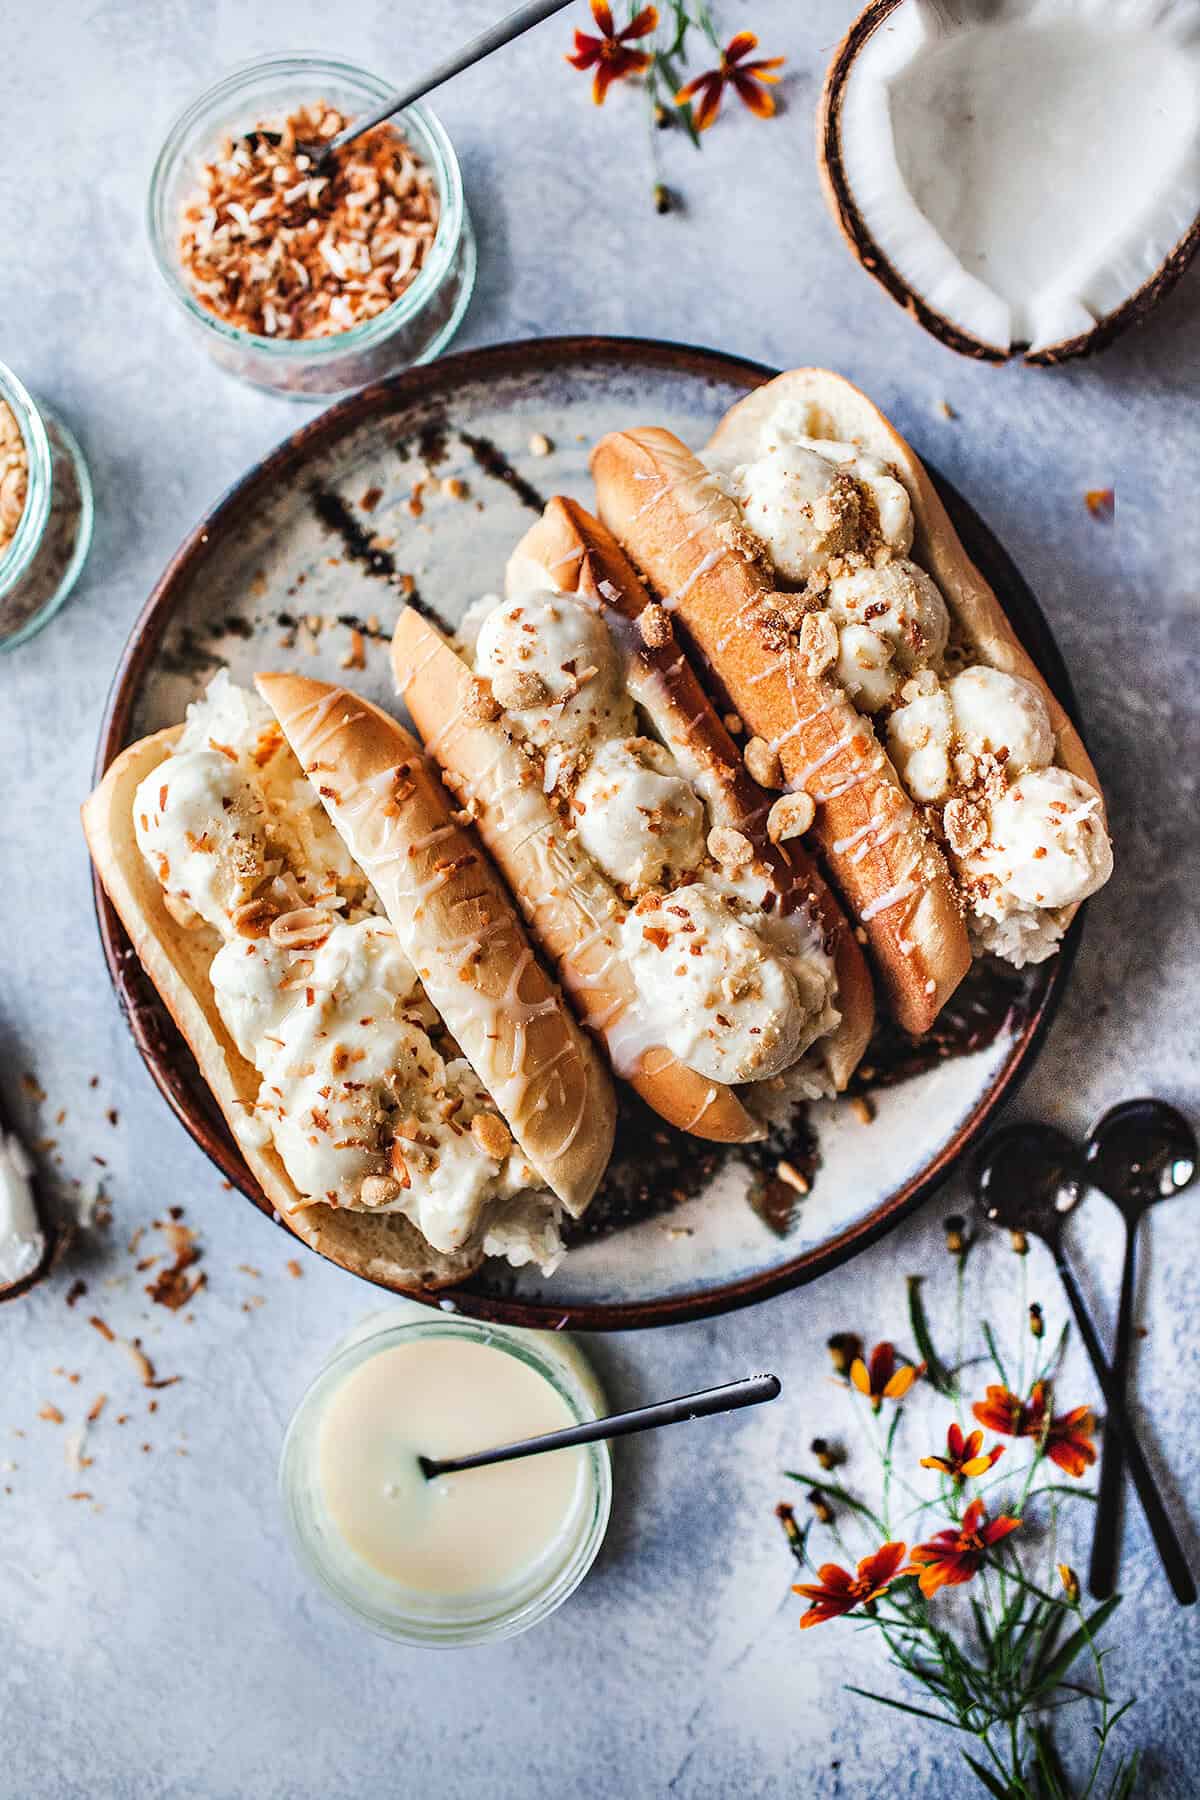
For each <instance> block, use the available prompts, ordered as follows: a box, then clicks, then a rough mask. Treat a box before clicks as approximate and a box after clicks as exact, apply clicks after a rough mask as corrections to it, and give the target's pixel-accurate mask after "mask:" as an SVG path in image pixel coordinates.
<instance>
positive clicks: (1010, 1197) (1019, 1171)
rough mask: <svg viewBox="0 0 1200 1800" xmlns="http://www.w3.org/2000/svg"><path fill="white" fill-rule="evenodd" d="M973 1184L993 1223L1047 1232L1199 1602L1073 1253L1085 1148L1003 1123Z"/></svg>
mask: <svg viewBox="0 0 1200 1800" xmlns="http://www.w3.org/2000/svg"><path fill="white" fill-rule="evenodd" d="M971 1185H972V1188H973V1191H974V1194H975V1200H976V1204H977V1205H978V1206H979V1208H980V1210H981V1211H982V1212H983V1214H984V1216H985V1217H986V1218H987V1219H988V1220H989V1221H990V1222H991V1223H992V1224H993V1225H999V1226H1001V1227H1002V1228H1003V1229H1004V1230H1006V1231H1020V1232H1024V1233H1026V1234H1027V1235H1028V1236H1031V1237H1039V1238H1041V1240H1042V1242H1043V1243H1044V1244H1045V1245H1046V1246H1047V1248H1048V1249H1049V1251H1050V1253H1051V1255H1052V1256H1053V1258H1054V1266H1055V1268H1056V1269H1057V1270H1058V1273H1059V1277H1060V1279H1061V1281H1062V1284H1063V1287H1064V1288H1065V1290H1066V1295H1067V1299H1068V1301H1069V1302H1070V1306H1071V1311H1072V1312H1073V1313H1074V1315H1075V1323H1076V1324H1077V1325H1078V1327H1079V1333H1080V1336H1081V1337H1082V1339H1083V1343H1084V1348H1085V1349H1086V1351H1087V1353H1088V1357H1089V1358H1090V1360H1091V1364H1092V1368H1093V1370H1094V1372H1095V1375H1096V1380H1097V1381H1098V1382H1099V1384H1100V1392H1101V1393H1102V1394H1103V1396H1104V1403H1105V1407H1106V1409H1107V1413H1108V1420H1109V1423H1110V1425H1112V1426H1115V1427H1116V1429H1117V1430H1118V1431H1119V1432H1120V1434H1121V1437H1122V1440H1123V1442H1124V1445H1125V1455H1126V1458H1127V1460H1128V1463H1129V1473H1130V1475H1131V1476H1132V1478H1133V1485H1134V1487H1135V1488H1136V1489H1137V1494H1138V1499H1139V1500H1140V1501H1141V1503H1142V1510H1143V1512H1144V1513H1145V1515H1146V1523H1147V1524H1148V1525H1149V1527H1150V1534H1151V1536H1152V1537H1153V1539H1154V1542H1155V1545H1156V1546H1157V1548H1158V1554H1159V1556H1160V1558H1161V1560H1162V1565H1163V1568H1164V1570H1165V1571H1166V1575H1167V1579H1168V1581H1169V1582H1170V1584H1171V1589H1172V1592H1173V1593H1174V1595H1175V1598H1176V1599H1177V1600H1178V1601H1179V1603H1180V1605H1182V1606H1190V1605H1192V1604H1193V1602H1194V1601H1195V1599H1196V1584H1195V1582H1194V1581H1193V1579H1192V1576H1191V1572H1190V1571H1189V1569H1188V1566H1187V1559H1186V1557H1185V1556H1184V1553H1183V1547H1182V1545H1181V1544H1180V1542H1179V1538H1178V1537H1177V1535H1176V1533H1175V1528H1174V1526H1173V1525H1172V1524H1171V1521H1170V1519H1169V1518H1168V1516H1167V1511H1166V1508H1165V1506H1164V1505H1163V1502H1162V1496H1161V1495H1160V1494H1159V1491H1158V1486H1157V1483H1156V1482H1155V1479H1154V1475H1153V1473H1152V1472H1151V1469H1150V1465H1149V1463H1148V1462H1147V1461H1146V1456H1145V1452H1144V1451H1143V1449H1142V1446H1141V1443H1140V1441H1139V1439H1138V1436H1137V1433H1136V1432H1135V1430H1134V1428H1133V1425H1132V1423H1131V1421H1130V1419H1129V1415H1128V1413H1127V1412H1126V1409H1125V1398H1124V1383H1123V1380H1119V1379H1118V1378H1117V1375H1116V1374H1115V1373H1114V1371H1113V1370H1112V1369H1111V1368H1110V1367H1109V1365H1108V1363H1107V1362H1106V1361H1105V1357H1104V1349H1103V1346H1102V1345H1101V1342H1100V1338H1099V1335H1098V1333H1097V1331H1096V1327H1095V1325H1094V1324H1093V1322H1092V1317H1091V1314H1090V1313H1089V1312H1088V1309H1087V1305H1086V1303H1085V1301H1084V1298H1083V1294H1082V1293H1081V1291H1080V1288H1079V1283H1078V1281H1077V1280H1076V1278H1075V1272H1074V1270H1073V1269H1072V1267H1071V1265H1070V1263H1069V1262H1068V1260H1067V1252H1066V1246H1065V1244H1064V1242H1063V1223H1064V1221H1065V1219H1066V1217H1067V1214H1068V1213H1070V1212H1071V1211H1073V1209H1074V1208H1075V1207H1076V1206H1077V1205H1078V1204H1079V1201H1080V1200H1081V1199H1082V1197H1083V1193H1084V1189H1085V1187H1086V1177H1085V1175H1084V1172H1083V1157H1082V1155H1081V1153H1080V1151H1079V1150H1078V1148H1077V1147H1076V1145H1075V1144H1073V1143H1072V1142H1071V1139H1070V1138H1069V1137H1067V1136H1066V1135H1065V1134H1064V1133H1063V1132H1061V1131H1056V1130H1055V1129H1054V1127H1053V1126H1052V1125H1036V1124H1016V1125H1006V1126H1002V1127H1001V1129H1000V1130H999V1131H997V1132H995V1133H994V1134H993V1135H992V1136H991V1137H990V1138H989V1139H988V1141H987V1142H986V1143H985V1144H984V1145H983V1147H982V1148H981V1150H980V1151H979V1153H978V1155H977V1156H976V1158H975V1161H974V1164H973V1166H972V1170H971Z"/></svg>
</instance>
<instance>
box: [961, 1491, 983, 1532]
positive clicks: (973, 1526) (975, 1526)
mask: <svg viewBox="0 0 1200 1800" xmlns="http://www.w3.org/2000/svg"><path fill="white" fill-rule="evenodd" d="M982 1517H983V1501H982V1500H978V1499H977V1500H972V1502H971V1504H970V1506H968V1508H967V1510H966V1512H965V1513H964V1514H963V1516H962V1525H961V1527H960V1530H961V1532H962V1535H963V1536H964V1537H970V1536H972V1535H973V1534H974V1533H975V1532H976V1531H978V1530H979V1521H980V1519H982Z"/></svg>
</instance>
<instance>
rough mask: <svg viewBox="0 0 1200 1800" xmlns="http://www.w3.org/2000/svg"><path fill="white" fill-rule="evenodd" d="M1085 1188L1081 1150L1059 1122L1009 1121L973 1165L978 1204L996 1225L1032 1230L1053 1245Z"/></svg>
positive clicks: (980, 1152)
mask: <svg viewBox="0 0 1200 1800" xmlns="http://www.w3.org/2000/svg"><path fill="white" fill-rule="evenodd" d="M1084 1187H1085V1179H1084V1174H1083V1168H1082V1159H1081V1158H1080V1154H1079V1151H1078V1149H1077V1147H1076V1146H1075V1144H1074V1143H1072V1141H1071V1139H1070V1138H1069V1137H1067V1136H1066V1134H1065V1133H1064V1132H1061V1131H1058V1130H1056V1129H1055V1127H1054V1126H1053V1125H1038V1124H1033V1123H1029V1122H1018V1123H1017V1124H1014V1125H1004V1126H1002V1127H1001V1129H1000V1130H999V1131H996V1132H993V1134H992V1136H991V1137H990V1138H988V1140H987V1142H986V1143H985V1144H983V1145H982V1146H981V1148H980V1149H979V1151H978V1152H977V1154H976V1156H975V1160H974V1162H973V1164H972V1166H971V1188H972V1192H973V1193H974V1195H975V1203H976V1205H977V1206H978V1207H979V1209H980V1211H981V1212H982V1213H983V1215H984V1217H985V1218H986V1219H987V1220H988V1221H989V1222H990V1223H991V1224H993V1225H999V1226H1001V1227H1002V1228H1003V1229H1004V1230H1005V1231H1024V1232H1028V1233H1032V1235H1033V1236H1034V1237H1040V1238H1043V1239H1045V1241H1046V1242H1047V1243H1050V1244H1053V1243H1056V1242H1057V1240H1058V1238H1059V1236H1060V1234H1061V1231H1062V1226H1063V1221H1064V1219H1065V1218H1066V1217H1067V1214H1068V1213H1070V1212H1072V1211H1073V1210H1074V1208H1075V1207H1076V1206H1078V1204H1079V1202H1080V1200H1081V1199H1082V1198H1083V1193H1084Z"/></svg>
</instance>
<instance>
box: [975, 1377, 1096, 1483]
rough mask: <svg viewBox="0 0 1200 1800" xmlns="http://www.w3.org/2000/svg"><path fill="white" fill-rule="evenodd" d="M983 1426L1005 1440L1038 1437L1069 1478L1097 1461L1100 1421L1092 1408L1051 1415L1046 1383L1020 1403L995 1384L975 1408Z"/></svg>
mask: <svg viewBox="0 0 1200 1800" xmlns="http://www.w3.org/2000/svg"><path fill="white" fill-rule="evenodd" d="M971 1411H972V1412H973V1413H974V1415H975V1417H976V1418H977V1419H978V1421H979V1423H980V1424H981V1425H986V1426H987V1427H988V1429H989V1430H990V1431H999V1432H1002V1433H1003V1435H1004V1436H1005V1437H1029V1438H1036V1439H1037V1441H1038V1443H1039V1445H1040V1446H1041V1449H1042V1452H1043V1454H1044V1455H1046V1456H1048V1457H1049V1458H1050V1461H1051V1462H1053V1463H1057V1464H1058V1467H1059V1468H1060V1469H1063V1470H1065V1472H1066V1473H1067V1474H1068V1475H1082V1474H1083V1473H1084V1471H1085V1470H1086V1469H1089V1468H1090V1467H1091V1465H1092V1464H1093V1463H1094V1462H1095V1460H1096V1446H1095V1444H1094V1443H1093V1442H1092V1439H1093V1437H1094V1436H1095V1432H1096V1420H1095V1417H1094V1415H1093V1413H1092V1409H1091V1407H1090V1406H1076V1407H1074V1408H1073V1409H1072V1410H1071V1411H1070V1412H1068V1413H1059V1414H1057V1416H1055V1417H1051V1415H1050V1404H1049V1395H1048V1393H1047V1390H1046V1383H1045V1382H1044V1381H1036V1382H1034V1384H1033V1387H1032V1389H1031V1390H1030V1395H1029V1398H1028V1400H1019V1399H1018V1398H1017V1396H1016V1395H1015V1394H1013V1393H1010V1392H1009V1390H1008V1389H1007V1388H1006V1387H1000V1386H999V1385H995V1384H994V1385H993V1386H991V1387H989V1388H988V1391H987V1396H986V1398H985V1399H983V1400H979V1401H977V1402H976V1403H975V1405H974V1406H973V1407H972V1408H971Z"/></svg>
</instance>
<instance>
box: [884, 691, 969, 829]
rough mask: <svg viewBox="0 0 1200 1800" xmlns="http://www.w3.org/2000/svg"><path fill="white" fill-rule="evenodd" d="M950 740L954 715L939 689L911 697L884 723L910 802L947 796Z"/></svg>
mask: <svg viewBox="0 0 1200 1800" xmlns="http://www.w3.org/2000/svg"><path fill="white" fill-rule="evenodd" d="M927 679H929V680H932V677H928V678H927ZM905 691H906V692H908V691H910V690H908V689H907V688H906V690H905ZM953 737H954V713H953V709H952V708H951V705H950V697H949V695H948V694H947V693H946V690H945V688H942V687H934V688H933V689H932V691H931V692H929V693H925V694H916V695H914V696H913V698H912V699H911V700H909V701H907V702H906V704H905V705H904V706H898V707H897V708H896V710H895V712H894V713H893V714H892V716H891V718H890V719H889V720H888V752H889V754H890V756H891V759H892V761H893V762H894V763H895V765H896V771H897V773H898V774H899V776H900V779H901V781H902V782H903V783H904V785H905V787H906V788H907V789H908V792H909V793H910V794H911V796H912V798H913V799H914V800H920V801H930V802H933V801H938V800H944V799H945V798H946V797H947V795H948V794H949V792H950V745H951V742H952V741H953Z"/></svg>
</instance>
